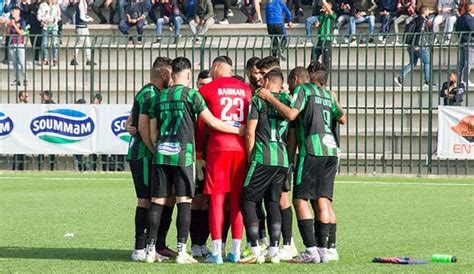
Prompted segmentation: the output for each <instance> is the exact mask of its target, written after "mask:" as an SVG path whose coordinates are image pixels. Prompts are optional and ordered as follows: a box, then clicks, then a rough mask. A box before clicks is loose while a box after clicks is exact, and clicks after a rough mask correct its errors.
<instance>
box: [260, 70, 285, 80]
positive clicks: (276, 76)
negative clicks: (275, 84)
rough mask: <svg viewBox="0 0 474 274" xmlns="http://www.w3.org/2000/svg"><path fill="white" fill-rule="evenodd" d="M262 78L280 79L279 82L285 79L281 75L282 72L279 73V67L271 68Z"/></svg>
mask: <svg viewBox="0 0 474 274" xmlns="http://www.w3.org/2000/svg"><path fill="white" fill-rule="evenodd" d="M263 78H264V79H268V80H270V81H273V80H274V79H280V80H281V82H282V83H283V81H285V78H284V77H283V73H281V70H279V69H272V70H270V71H269V72H268V73H267V74H265V77H263Z"/></svg>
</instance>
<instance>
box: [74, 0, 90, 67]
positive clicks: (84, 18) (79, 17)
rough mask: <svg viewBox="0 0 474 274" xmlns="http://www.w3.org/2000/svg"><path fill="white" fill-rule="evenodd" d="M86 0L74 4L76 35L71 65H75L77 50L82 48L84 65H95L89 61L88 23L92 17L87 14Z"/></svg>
mask: <svg viewBox="0 0 474 274" xmlns="http://www.w3.org/2000/svg"><path fill="white" fill-rule="evenodd" d="M87 7H88V6H87V0H79V3H78V4H77V5H76V9H77V10H76V12H75V15H76V19H75V20H74V21H75V22H76V35H77V40H76V44H75V45H74V56H73V59H72V61H71V66H77V65H78V63H77V56H78V55H79V50H80V49H81V48H82V49H83V50H84V51H85V52H86V65H87V66H90V65H95V63H94V64H93V63H92V62H91V46H92V45H91V39H90V37H89V35H90V34H89V27H88V23H89V22H93V21H94V19H92V17H90V16H88V15H87Z"/></svg>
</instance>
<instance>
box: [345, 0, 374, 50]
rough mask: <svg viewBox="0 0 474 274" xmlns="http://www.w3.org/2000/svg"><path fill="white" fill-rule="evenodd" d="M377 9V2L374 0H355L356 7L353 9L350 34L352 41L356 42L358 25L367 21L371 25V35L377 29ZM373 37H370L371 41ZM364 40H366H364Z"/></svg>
mask: <svg viewBox="0 0 474 274" xmlns="http://www.w3.org/2000/svg"><path fill="white" fill-rule="evenodd" d="M376 9H377V4H375V2H374V0H355V2H354V8H353V9H352V16H351V18H350V24H351V28H350V34H351V42H354V41H355V40H356V38H355V37H354V36H355V34H356V25H358V24H362V23H367V24H368V25H369V35H371V34H373V33H374V30H375V15H374V11H375V10H376ZM372 41H373V39H372V38H369V42H372ZM363 42H364V41H363Z"/></svg>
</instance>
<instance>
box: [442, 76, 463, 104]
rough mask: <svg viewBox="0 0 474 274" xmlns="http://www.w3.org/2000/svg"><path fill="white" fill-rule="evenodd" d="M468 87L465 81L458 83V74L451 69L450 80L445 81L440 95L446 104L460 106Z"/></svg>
mask: <svg viewBox="0 0 474 274" xmlns="http://www.w3.org/2000/svg"><path fill="white" fill-rule="evenodd" d="M465 90H466V87H465V85H464V83H462V82H459V83H458V76H457V74H456V72H455V71H451V72H450V73H449V75H448V81H447V82H444V83H443V86H442V87H441V90H440V91H439V96H440V97H441V98H443V99H444V100H443V105H444V106H460V105H461V103H462V101H463V99H462V97H463V96H464V91H465Z"/></svg>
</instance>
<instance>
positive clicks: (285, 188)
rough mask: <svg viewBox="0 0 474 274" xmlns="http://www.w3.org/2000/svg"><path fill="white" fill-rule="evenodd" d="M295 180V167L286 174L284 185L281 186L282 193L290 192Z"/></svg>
mask: <svg viewBox="0 0 474 274" xmlns="http://www.w3.org/2000/svg"><path fill="white" fill-rule="evenodd" d="M292 179H293V167H291V166H290V167H289V168H288V171H287V172H286V178H285V181H284V182H283V184H282V185H281V192H290V191H291V180H292Z"/></svg>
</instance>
